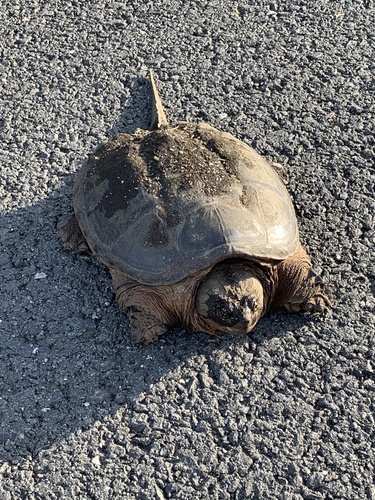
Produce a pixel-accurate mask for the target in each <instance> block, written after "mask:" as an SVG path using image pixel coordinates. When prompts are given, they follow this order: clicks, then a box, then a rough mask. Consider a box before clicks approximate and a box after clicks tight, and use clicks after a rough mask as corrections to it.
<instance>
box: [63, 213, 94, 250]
mask: <svg viewBox="0 0 375 500" xmlns="http://www.w3.org/2000/svg"><path fill="white" fill-rule="evenodd" d="M57 235H58V237H59V238H60V240H61V242H62V244H63V245H64V247H65V248H67V249H68V250H71V251H72V252H74V253H87V252H90V248H89V246H88V244H87V242H86V240H85V237H84V236H83V234H82V231H81V228H80V227H79V224H78V221H77V219H76V216H75V215H70V216H67V217H64V218H63V219H61V220H60V221H59V223H58V224H57Z"/></svg>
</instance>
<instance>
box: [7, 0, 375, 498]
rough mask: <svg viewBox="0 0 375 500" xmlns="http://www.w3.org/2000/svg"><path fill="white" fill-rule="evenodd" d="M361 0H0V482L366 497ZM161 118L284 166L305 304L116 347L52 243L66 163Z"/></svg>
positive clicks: (57, 487)
mask: <svg viewBox="0 0 375 500" xmlns="http://www.w3.org/2000/svg"><path fill="white" fill-rule="evenodd" d="M374 13H375V6H374V2H373V1H372V0H367V1H366V0H363V1H360V0H352V1H349V0H342V1H335V2H330V1H326V0H315V1H312V0H311V1H309V0H306V1H304V0H298V1H297V0H291V1H290V2H277V1H273V0H269V1H266V0H260V1H257V2H252V1H251V2H246V1H243V2H236V1H233V0H227V1H224V0H209V1H204V0H203V1H198V0H196V1H185V0H164V1H158V0H155V1H148V0H135V1H131V2H130V1H129V2H126V1H123V2H120V1H114V0H107V1H104V0H93V1H91V2H83V1H82V2H81V1H79V0H74V1H72V0H64V1H62V0H55V1H50V2H42V1H40V0H22V1H21V2H19V1H17V0H11V1H10V0H3V2H2V6H1V16H0V47H1V58H0V79H1V84H0V85H1V87H0V88H1V91H0V99H1V105H0V137H1V151H0V155H1V156H0V204H1V216H0V248H1V253H0V267H1V271H0V280H1V281H0V287H1V305H0V309H1V310H0V335H1V350H0V499H1V500H11V499H28V500H29V499H30V500H34V499H48V500H53V499H72V498H74V499H95V500H106V499H145V500H146V499H147V500H148V499H158V500H161V499H169V498H170V499H290V500H300V499H307V500H318V499H348V500H349V499H350V500H354V499H360V500H363V499H375V485H374V435H375V434H374V430H375V429H374V399H375V392H374V391H375V380H374V355H375V348H374V330H375V325H374V276H375V270H374V262H375V253H374V243H375V242H374V211H375V198H374V186H375V176H374V114H373V113H374V89H375V81H374V60H375V53H374V52H375V49H374V43H375V38H374V21H375V15H374ZM150 67H151V68H153V69H154V71H155V73H156V77H157V79H158V81H159V87H160V91H161V94H162V97H163V101H164V103H165V107H166V110H167V113H168V116H169V118H170V120H171V121H172V122H177V121H178V120H192V121H194V120H204V121H207V122H209V123H211V124H212V125H214V126H216V127H219V128H221V129H223V130H226V131H228V132H231V133H233V134H235V135H236V136H238V137H239V138H241V139H243V140H245V141H246V142H247V143H249V144H250V145H252V146H253V147H255V148H256V149H257V150H258V151H259V152H260V153H261V154H263V155H265V156H266V157H267V158H269V159H270V160H271V161H277V162H279V163H281V164H282V165H284V166H285V169H286V171H287V173H288V175H289V186H288V189H289V191H290V192H291V194H292V197H293V200H294V203H295V207H296V212H297V216H298V220H299V224H300V229H301V238H302V241H303V243H304V244H305V245H306V247H307V249H308V251H309V253H310V255H311V256H312V258H313V261H314V263H315V269H316V270H317V271H318V272H321V273H322V275H323V276H324V279H325V280H326V281H327V282H329V283H330V284H331V287H332V289H333V291H334V295H335V299H336V303H335V309H334V311H333V314H332V315H331V316H329V317H327V318H326V319H324V320H322V319H314V318H308V317H304V316H302V315H288V314H286V313H285V312H283V311H276V312H273V313H271V314H270V315H268V316H267V317H265V318H263V319H262V320H261V322H260V323H259V324H258V326H257V327H256V329H255V331H254V332H253V334H252V335H250V336H248V337H241V338H239V337H231V336H227V337H220V338H215V337H210V336H207V335H204V334H190V333H187V332H185V331H183V330H181V329H180V330H177V331H175V332H173V333H170V334H169V335H168V336H167V337H165V339H163V340H161V341H159V342H158V343H156V344H153V345H151V346H148V347H142V346H133V345H132V344H131V342H130V338H129V329H128V322H127V319H126V317H125V316H124V315H122V314H121V313H120V312H119V310H118V308H117V305H116V303H115V301H114V296H113V290H112V287H111V282H110V278H109V275H108V273H107V271H106V270H105V269H104V267H103V266H102V265H100V264H99V263H98V262H97V261H96V260H95V259H94V258H91V257H76V256H73V255H71V254H70V253H68V252H66V251H64V250H63V249H62V247H61V245H60V243H59V241H58V240H57V237H56V223H57V221H58V220H59V218H60V217H61V216H62V215H64V214H66V213H68V212H69V210H70V209H71V199H72V188H73V181H74V177H75V173H76V172H77V170H78V169H79V166H80V165H81V164H82V162H83V161H84V159H85V158H86V156H87V155H88V154H89V153H90V152H91V151H93V150H94V148H95V147H97V146H98V145H99V144H100V143H101V142H103V141H105V140H106V139H108V138H110V137H113V135H114V134H115V133H116V132H119V131H134V130H135V128H136V127H147V124H148V121H149V113H150V99H149V91H150V89H149V85H148V82H147V79H146V76H147V69H148V68H150Z"/></svg>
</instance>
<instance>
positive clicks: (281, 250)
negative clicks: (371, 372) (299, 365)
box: [58, 72, 332, 343]
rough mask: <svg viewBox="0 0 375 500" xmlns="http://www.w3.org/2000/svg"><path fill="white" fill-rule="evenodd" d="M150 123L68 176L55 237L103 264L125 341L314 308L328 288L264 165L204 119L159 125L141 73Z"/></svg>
mask: <svg viewBox="0 0 375 500" xmlns="http://www.w3.org/2000/svg"><path fill="white" fill-rule="evenodd" d="M150 83H151V89H152V95H153V104H152V119H151V125H150V130H147V131H146V130H140V129H138V130H136V132H135V133H134V135H129V134H119V135H117V136H116V137H115V138H114V139H113V140H111V141H109V142H107V143H106V144H104V145H103V146H101V147H99V149H97V151H96V152H95V153H93V154H92V155H91V156H90V157H89V159H88V160H87V162H86V163H85V165H84V166H83V168H82V169H81V171H80V172H79V174H78V176H77V179H76V182H75V187H74V212H75V215H74V216H72V217H71V218H70V219H69V220H67V221H65V222H64V223H63V224H60V227H59V230H58V232H59V236H60V238H61V240H62V241H63V243H64V245H65V247H67V248H69V249H70V250H73V251H75V252H81V251H92V252H93V253H94V254H96V255H97V256H98V257H99V259H100V260H101V261H102V262H103V263H104V264H105V265H106V266H107V267H108V268H109V270H110V273H111V275H112V279H113V284H114V287H115V289H116V296H117V300H118V303H119V306H120V308H121V310H122V311H124V312H128V313H129V318H130V324H131V332H132V339H133V341H134V342H139V343H149V342H152V341H154V340H156V339H157V338H159V337H160V336H161V335H163V334H164V333H165V332H166V331H167V328H168V327H169V326H176V325H184V326H185V327H186V328H188V329H189V330H191V331H203V332H207V333H210V334H219V333H248V332H250V331H251V330H252V329H253V328H254V326H255V325H256V323H257V322H258V320H259V318H261V317H262V316H263V315H264V314H265V313H266V312H267V311H269V310H270V309H271V308H275V307H285V308H286V309H287V310H288V311H303V312H305V311H309V312H312V313H324V312H326V311H327V310H328V309H330V307H331V298H332V296H331V292H330V291H329V289H328V288H327V287H326V285H325V284H324V283H323V282H322V279H321V278H320V277H319V276H318V275H317V274H315V273H314V271H313V270H312V265H311V262H310V259H309V257H308V255H307V254H306V252H305V250H304V249H303V248H302V246H301V244H300V242H299V236H298V227H297V221H296V216H295V213H294V209H293V206H292V202H291V199H290V197H289V195H288V192H287V190H286V188H285V186H284V184H283V182H282V181H281V180H280V178H279V176H278V174H277V173H276V172H275V170H274V169H273V167H272V166H271V165H270V164H269V163H268V162H267V161H266V160H265V159H264V158H262V157H261V156H260V155H259V154H258V153H257V152H256V151H254V150H253V149H252V148H250V147H249V146H248V145H247V144H245V143H244V142H242V141H240V140H238V139H236V138H235V137H233V136H232V135H231V134H228V133H226V132H221V131H220V130H217V129H216V128H214V127H211V126H210V125H208V124H206V123H197V124H195V123H188V122H181V123H179V124H177V125H176V126H170V125H169V124H168V122H167V119H166V116H165V114H164V111H163V108H162V104H161V101H160V98H159V95H158V92H157V89H156V86H155V82H154V78H153V74H152V72H150Z"/></svg>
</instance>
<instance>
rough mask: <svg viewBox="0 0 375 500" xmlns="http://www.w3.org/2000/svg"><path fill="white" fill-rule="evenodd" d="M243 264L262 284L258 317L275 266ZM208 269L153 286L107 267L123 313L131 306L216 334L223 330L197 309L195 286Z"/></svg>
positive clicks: (270, 291)
mask: <svg viewBox="0 0 375 500" xmlns="http://www.w3.org/2000/svg"><path fill="white" fill-rule="evenodd" d="M243 263H244V265H246V266H247V267H248V268H249V269H251V272H252V274H253V275H254V276H255V277H257V278H258V279H259V281H260V282H261V283H262V285H263V307H262V310H261V311H260V315H259V316H260V317H261V316H263V315H264V314H266V312H267V311H268V310H269V309H270V308H271V307H272V301H273V296H274V289H275V286H274V283H275V280H274V277H273V275H274V269H275V267H274V266H272V265H267V264H266V265H263V264H260V263H257V262H253V261H246V260H243ZM211 270H212V268H211V269H205V270H203V271H201V272H199V273H195V274H194V275H191V276H189V277H188V278H186V279H184V280H182V281H180V282H178V283H174V284H171V285H161V286H152V287H151V286H147V285H142V284H140V283H138V282H136V281H135V280H132V279H130V278H129V277H127V276H126V275H125V274H123V273H121V272H120V271H117V270H115V269H110V272H111V275H112V280H113V284H114V287H115V289H116V296H117V300H118V303H119V307H120V309H121V310H122V311H123V312H125V313H126V311H127V309H128V308H129V307H131V306H134V307H136V308H137V309H139V310H142V311H144V312H146V313H148V314H151V315H154V316H156V317H157V318H158V319H159V320H160V321H161V322H162V323H164V324H165V325H168V326H181V325H182V326H184V327H185V328H187V329H189V330H191V331H198V332H206V333H209V334H213V335H218V334H221V333H225V331H220V330H219V329H218V328H217V327H213V326H212V325H210V324H209V323H208V322H207V321H205V319H204V318H202V317H201V316H200V315H199V314H198V311H197V308H196V296H197V291H198V288H199V286H200V284H201V283H202V282H203V281H204V279H205V278H206V277H207V276H208V273H209V272H210V271H211ZM254 326H255V325H254Z"/></svg>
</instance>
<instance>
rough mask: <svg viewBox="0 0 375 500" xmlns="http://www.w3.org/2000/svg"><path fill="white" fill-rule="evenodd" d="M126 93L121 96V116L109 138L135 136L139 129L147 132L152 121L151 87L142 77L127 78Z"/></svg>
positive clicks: (112, 128) (109, 131) (111, 130)
mask: <svg viewBox="0 0 375 500" xmlns="http://www.w3.org/2000/svg"><path fill="white" fill-rule="evenodd" d="M123 84H124V87H125V88H126V89H127V90H126V92H125V93H124V94H123V95H122V96H120V109H121V114H120V115H119V116H118V118H117V120H116V122H115V123H114V124H113V126H112V127H111V128H110V129H109V130H108V136H109V137H113V136H115V135H117V134H119V133H127V134H133V133H134V131H135V130H136V129H137V128H141V129H145V130H147V129H148V128H149V126H150V121H151V86H150V82H149V80H148V79H146V78H143V77H141V76H139V77H135V78H131V77H127V78H126V79H125V81H124V82H123Z"/></svg>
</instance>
